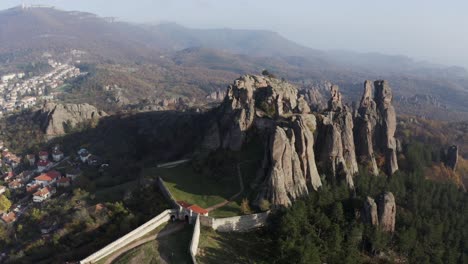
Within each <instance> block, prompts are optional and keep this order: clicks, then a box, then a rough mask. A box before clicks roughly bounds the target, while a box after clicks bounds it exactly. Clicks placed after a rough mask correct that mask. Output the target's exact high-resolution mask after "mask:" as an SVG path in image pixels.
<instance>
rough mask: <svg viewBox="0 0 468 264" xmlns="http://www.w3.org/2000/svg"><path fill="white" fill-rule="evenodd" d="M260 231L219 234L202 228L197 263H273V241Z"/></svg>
mask: <svg viewBox="0 0 468 264" xmlns="http://www.w3.org/2000/svg"><path fill="white" fill-rule="evenodd" d="M265 232H266V231H263V230H259V231H254V232H249V233H219V232H216V231H213V230H212V229H210V228H207V227H202V230H201V236H200V244H199V250H198V256H197V261H198V263H203V264H217V263H226V261H227V260H229V263H271V256H272V253H271V252H270V251H269V249H270V248H272V247H271V245H272V241H271V240H270V239H269V238H268V236H267V235H266V234H265Z"/></svg>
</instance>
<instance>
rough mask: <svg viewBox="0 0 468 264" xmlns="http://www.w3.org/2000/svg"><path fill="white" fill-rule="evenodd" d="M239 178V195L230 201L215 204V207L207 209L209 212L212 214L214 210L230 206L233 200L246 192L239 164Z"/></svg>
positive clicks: (235, 195)
mask: <svg viewBox="0 0 468 264" xmlns="http://www.w3.org/2000/svg"><path fill="white" fill-rule="evenodd" d="M237 177H238V178H239V185H240V190H239V192H238V193H236V194H234V195H233V196H232V197H231V198H229V200H224V201H223V202H221V203H219V204H215V205H213V206H210V207H208V208H206V210H207V211H208V212H211V211H213V210H216V209H218V208H221V207H223V206H225V205H227V204H229V203H230V202H232V201H233V200H235V199H236V198H237V197H239V196H240V195H241V194H242V192H244V180H243V179H242V172H241V169H240V165H239V164H237Z"/></svg>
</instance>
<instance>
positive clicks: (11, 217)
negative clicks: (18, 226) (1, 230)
mask: <svg viewBox="0 0 468 264" xmlns="http://www.w3.org/2000/svg"><path fill="white" fill-rule="evenodd" d="M2 221H3V222H4V223H5V224H11V223H13V222H15V221H16V214H15V212H10V213H8V214H3V215H2Z"/></svg>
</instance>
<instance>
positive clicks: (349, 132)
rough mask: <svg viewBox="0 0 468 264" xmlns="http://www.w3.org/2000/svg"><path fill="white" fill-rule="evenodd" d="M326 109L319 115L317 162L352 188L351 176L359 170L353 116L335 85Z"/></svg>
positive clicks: (333, 176)
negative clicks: (318, 158) (318, 159)
mask: <svg viewBox="0 0 468 264" xmlns="http://www.w3.org/2000/svg"><path fill="white" fill-rule="evenodd" d="M330 91H331V99H330V100H329V102H328V109H327V110H326V111H325V112H324V113H323V115H321V116H320V120H321V122H320V124H319V131H318V142H319V143H320V144H319V145H318V147H317V148H318V150H319V155H320V156H319V157H320V165H321V167H322V168H323V170H324V171H326V172H327V173H328V174H329V176H331V177H332V179H331V180H332V181H334V180H345V181H346V183H347V184H348V186H349V187H350V188H354V181H353V176H354V174H356V173H357V172H358V164H357V161H356V154H355V147H354V136H353V126H354V124H353V118H352V114H351V112H350V111H349V109H348V107H346V106H344V105H343V103H342V101H341V93H340V92H339V88H338V86H336V85H333V86H332V87H331V89H330Z"/></svg>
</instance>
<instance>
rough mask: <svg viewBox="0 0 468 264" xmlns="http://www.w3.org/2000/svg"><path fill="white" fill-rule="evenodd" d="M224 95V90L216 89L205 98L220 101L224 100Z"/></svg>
mask: <svg viewBox="0 0 468 264" xmlns="http://www.w3.org/2000/svg"><path fill="white" fill-rule="evenodd" d="M225 95H226V94H225V93H224V92H222V91H220V90H218V91H214V92H212V93H210V94H209V95H207V96H206V99H208V100H213V101H218V102H221V101H223V100H224V97H225Z"/></svg>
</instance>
